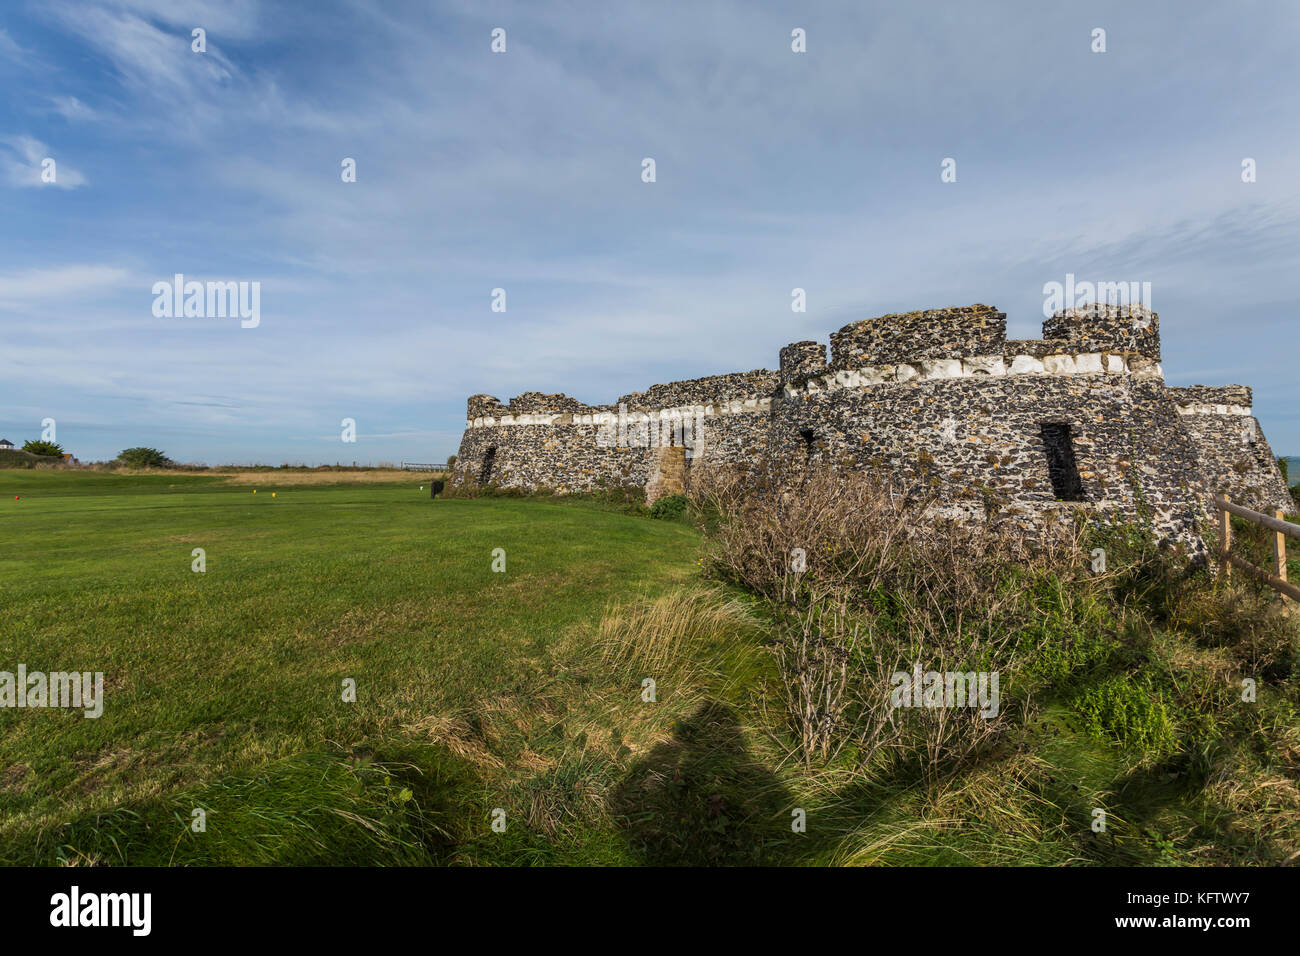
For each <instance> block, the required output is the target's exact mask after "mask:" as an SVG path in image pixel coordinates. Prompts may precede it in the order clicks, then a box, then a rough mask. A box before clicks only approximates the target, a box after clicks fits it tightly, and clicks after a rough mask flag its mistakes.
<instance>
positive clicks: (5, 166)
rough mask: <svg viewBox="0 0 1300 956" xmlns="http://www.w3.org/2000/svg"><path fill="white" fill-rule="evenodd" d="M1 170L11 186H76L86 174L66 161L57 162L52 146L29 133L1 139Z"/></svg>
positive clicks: (84, 180)
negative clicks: (28, 134)
mask: <svg viewBox="0 0 1300 956" xmlns="http://www.w3.org/2000/svg"><path fill="white" fill-rule="evenodd" d="M0 171H3V173H4V177H5V179H6V180H7V181H8V183H9V185H11V186H20V187H41V186H48V187H54V188H56V189H76V188H77V187H78V186H84V185H86V177H85V176H84V175H83V174H82V173H81V172H80V171H79V170H77V169H74V168H73V167H72V166H71V165H70V164H69V163H68V162H66V161H63V162H60V161H59V159H58V158H57V157H56V156H55V155H54V152H53V150H51V149H50V147H48V146H46V145H45V144H44V143H42V142H41V141H40V140H37V139H33V138H32V137H30V136H14V137H10V138H8V139H5V140H0Z"/></svg>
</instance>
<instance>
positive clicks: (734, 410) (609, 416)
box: [465, 352, 1249, 428]
mask: <svg viewBox="0 0 1300 956" xmlns="http://www.w3.org/2000/svg"><path fill="white" fill-rule="evenodd" d="M1007 359H1008V357H1007V356H1003V355H976V356H972V357H970V358H950V359H929V360H924V361H919V362H913V363H911V364H906V365H865V366H863V367H861V368H851V369H840V370H838V371H834V372H828V373H827V374H825V375H819V376H814V377H812V378H810V379H808V380H807V381H805V382H802V383H801V384H799V385H787V386H785V396H786V397H787V398H797V397H799V396H803V395H809V394H820V393H822V392H834V391H839V390H840V389H845V388H869V387H871V386H873V385H887V384H901V383H904V382H912V381H932V380H935V379H954V378H990V377H991V378H1002V377H1006V376H1040V375H1049V376H1064V375H1132V376H1133V377H1134V378H1139V379H1152V378H1154V379H1163V378H1164V370H1163V369H1162V368H1161V367H1160V365H1159V363H1157V362H1154V361H1152V360H1151V359H1149V358H1147V357H1145V356H1142V355H1132V356H1128V355H1121V354H1118V353H1113V352H1088V353H1083V354H1078V355H1070V354H1060V355H1045V356H1043V357H1042V358H1037V357H1036V356H1033V355H1016V356H1011V357H1010V361H1009V362H1008V360H1007ZM771 404H772V401H771V399H768V398H746V399H736V400H734V401H730V402H719V403H714V404H709V405H703V406H700V405H683V406H680V407H677V408H663V409H655V410H653V411H649V412H633V411H629V412H627V417H626V418H625V419H624V420H625V421H627V422H633V423H636V422H650V421H661V420H664V419H681V418H691V417H694V416H695V415H696V414H697V413H698V412H699V411H700V410H701V409H702V410H703V414H704V415H705V416H709V417H712V416H717V415H744V414H753V413H757V412H766V411H768V410H769V409H770V408H771ZM1215 407H1225V408H1226V407H1229V406H1215ZM1232 407H1236V406H1232ZM1180 411H1181V409H1180ZM1184 414H1196V413H1193V412H1186V413H1184ZM1202 414H1203V413H1202ZM1220 414H1228V413H1226V412H1225V413H1220ZM1246 414H1249V410H1247V412H1246ZM561 419H563V420H564V421H561ZM555 424H573V425H616V424H618V412H591V413H588V414H581V413H577V414H575V413H568V412H533V413H530V414H523V415H503V416H501V417H500V418H494V417H492V416H483V417H481V418H474V419H469V420H467V421H466V422H465V427H466V428H490V427H494V426H498V425H555Z"/></svg>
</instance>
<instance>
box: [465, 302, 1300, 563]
mask: <svg viewBox="0 0 1300 956" xmlns="http://www.w3.org/2000/svg"><path fill="white" fill-rule="evenodd" d="M1043 332H1044V337H1043V338H1042V339H1029V340H1027V339H1014V340H1008V339H1007V338H1006V315H1005V314H1004V313H1002V312H999V311H997V310H996V309H994V308H992V307H991V306H986V305H974V306H968V307H964V308H948V309H933V310H929V311H923V312H909V313H903V314H896V315H888V316H881V317H879V318H874V319H866V320H863V321H861V322H856V323H851V324H850V325H847V326H845V327H843V328H842V329H840V330H838V331H837V332H834V333H832V334H831V336H830V342H831V345H830V356H831V361H829V362H828V361H827V351H826V347H825V346H824V345H822V344H820V343H818V342H812V341H802V342H794V343H791V344H790V345H787V346H785V347H784V348H782V349H781V350H780V352H779V361H780V364H779V371H777V372H773V371H769V370H766V369H757V370H754V371H750V372H737V373H732V374H726V375H713V376H707V377H704V378H698V379H690V380H685V381H680V382H671V383H668V384H666V385H654V386H651V387H650V388H648V389H646V390H645V391H644V392H635V393H632V394H630V395H624V396H622V397H621V398H620V399H619V400H618V402H617V403H615V404H613V405H585V404H583V403H581V402H578V401H577V400H576V399H572V398H569V397H568V396H565V395H563V394H560V395H542V394H540V393H537V392H528V393H525V394H524V395H521V396H518V397H516V398H514V399H512V400H511V401H510V403H509V404H508V405H502V404H501V403H500V402H499V401H498V400H497V399H495V398H493V397H492V396H490V395H475V396H473V397H471V398H470V400H469V420H468V422H467V426H466V431H465V436H464V438H463V439H462V442H461V448H460V455H459V457H458V460H457V464H456V473H455V475H454V476H453V481H456V482H461V483H471V484H472V483H489V484H498V485H502V486H506V487H518V488H537V487H543V486H544V487H547V488H551V489H554V490H556V491H562V492H572V491H588V490H592V489H593V488H596V487H600V486H601V485H609V484H618V485H629V484H630V485H635V486H640V487H643V488H645V489H647V494H649V495H650V496H651V497H653V496H654V495H655V494H659V493H666V492H665V491H664V490H665V489H674V488H677V487H679V486H680V485H682V482H683V481H684V482H685V485H686V486H689V482H690V475H691V471H692V468H693V467H695V466H696V465H697V464H699V463H702V462H703V463H714V464H728V465H738V466H741V467H746V468H748V467H754V466H755V465H756V464H757V463H758V462H759V461H760V460H761V459H763V458H764V457H765V456H776V457H778V458H783V459H785V460H786V461H788V462H795V463H798V462H808V463H817V462H825V463H832V464H834V465H835V466H836V467H848V468H858V469H865V468H880V467H884V468H886V469H887V470H888V471H889V472H890V473H891V474H892V476H893V478H894V479H895V481H896V482H898V483H899V484H900V485H902V486H903V487H904V488H912V489H915V491H916V493H918V494H924V495H926V496H927V497H928V498H931V499H933V500H935V501H936V504H937V506H940V507H943V508H950V509H953V511H954V513H957V512H962V513H967V514H986V515H988V514H993V513H998V514H1015V515H1017V516H1018V519H1017V520H1023V521H1026V522H1031V523H1032V522H1034V521H1047V520H1051V518H1052V516H1053V515H1056V514H1059V513H1060V511H1061V510H1062V509H1063V508H1083V509H1085V510H1087V511H1089V512H1090V513H1094V514H1097V515H1105V516H1109V517H1111V518H1118V519H1129V520H1136V519H1137V518H1138V517H1139V516H1140V515H1141V514H1143V513H1150V514H1154V515H1155V516H1156V518H1155V527H1156V530H1157V532H1158V533H1159V534H1160V535H1161V536H1162V537H1164V538H1167V539H1170V540H1175V541H1179V542H1182V543H1183V544H1185V545H1187V546H1188V547H1190V548H1192V549H1193V550H1199V549H1200V548H1201V547H1202V545H1201V539H1200V536H1199V535H1200V529H1201V528H1202V527H1204V526H1205V522H1206V520H1207V515H1208V511H1207V502H1208V499H1209V498H1210V496H1211V495H1212V494H1214V493H1215V491H1217V490H1224V489H1228V490H1229V493H1231V494H1232V495H1233V496H1234V500H1237V501H1240V502H1241V503H1243V504H1246V505H1248V506H1251V507H1261V508H1263V507H1273V506H1278V507H1281V506H1282V505H1281V504H1280V503H1279V502H1281V501H1282V500H1283V499H1284V498H1286V499H1288V500H1289V496H1287V494H1286V489H1285V485H1284V483H1283V482H1282V479H1281V476H1280V474H1279V473H1278V470H1277V467H1276V464H1275V462H1274V461H1273V459H1272V458H1271V454H1272V453H1271V451H1270V450H1269V449H1268V445H1267V443H1266V442H1265V441H1264V439H1263V434H1262V431H1260V430H1259V426H1258V422H1257V421H1256V420H1255V419H1254V418H1253V417H1251V416H1250V411H1251V409H1250V400H1251V395H1250V389H1249V388H1247V387H1245V386H1219V387H1209V386H1191V387H1188V388H1168V387H1166V385H1165V382H1164V372H1163V369H1162V368H1161V365H1160V344H1159V319H1158V316H1157V315H1156V314H1155V313H1154V312H1150V311H1149V310H1146V309H1144V308H1142V307H1140V306H1139V307H1136V308H1135V309H1116V308H1113V307H1102V308H1099V309H1085V310H1069V311H1064V312H1058V313H1057V314H1056V315H1054V316H1053V317H1052V318H1050V319H1048V320H1047V321H1046V322H1044V323H1043ZM675 449H676V450H675ZM683 463H684V464H683ZM679 468H680V471H681V473H680V474H679ZM665 469H671V474H668V473H666V472H665ZM1144 509H1145V510H1144Z"/></svg>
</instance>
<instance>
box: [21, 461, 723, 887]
mask: <svg viewBox="0 0 1300 956" xmlns="http://www.w3.org/2000/svg"><path fill="white" fill-rule="evenodd" d="M426 489H427V485H426ZM274 490H275V493H276V496H275V497H274V498H273V497H271V495H270V494H269V493H267V492H264V491H259V493H257V494H256V495H255V494H253V493H252V492H251V491H250V490H248V489H246V488H237V489H236V488H224V487H222V486H221V482H220V481H214V480H212V479H207V478H202V477H171V476H145V477H121V476H114V475H98V474H84V473H72V472H16V471H13V472H4V473H0V493H3V495H4V497H3V499H0V505H3V508H4V510H3V512H2V514H3V518H2V519H0V528H3V532H2V533H3V545H2V546H0V594H2V595H3V609H4V613H3V616H2V617H0V662H3V663H0V670H8V671H13V670H15V669H16V666H17V664H18V663H19V662H21V663H23V664H25V665H26V666H27V669H28V670H29V671H34V670H40V671H46V672H48V671H56V670H89V671H103V673H104V675H105V683H106V693H105V697H106V703H105V708H104V714H103V716H102V717H100V718H98V719H86V718H84V717H82V716H81V715H80V713H76V714H74V713H69V712H63V711H57V710H53V709H50V710H35V709H31V710H17V709H8V708H6V709H3V710H0V754H3V757H0V768H2V769H0V785H2V786H3V789H0V846H2V847H3V849H0V859H3V860H6V861H8V862H31V861H42V862H53V861H54V860H56V859H59V858H61V857H73V858H75V857H76V856H77V855H79V854H85V855H89V856H91V857H94V858H99V859H103V860H106V861H110V862H114V861H125V862H166V861H167V859H169V858H171V854H172V849H173V844H174V843H176V842H177V840H178V839H179V841H180V846H179V848H178V850H177V851H176V857H175V858H176V859H177V860H185V861H194V862H199V861H204V860H221V861H224V862H257V861H269V860H275V861H279V860H285V861H294V862H302V861H320V862H364V861H366V860H389V859H394V858H409V859H411V860H413V861H419V860H421V859H424V858H426V857H427V855H428V854H429V853H430V852H433V851H431V850H430V845H431V840H430V839H429V833H430V832H431V831H432V830H442V831H448V832H450V831H455V832H456V833H457V834H458V835H461V836H463V835H464V834H466V833H470V834H472V833H473V832H474V831H475V829H476V828H477V827H478V825H479V820H477V819H475V820H473V821H471V820H469V819H459V820H452V821H450V823H449V824H447V825H446V826H443V825H441V824H439V825H437V826H434V824H432V823H430V822H429V819H430V818H432V817H433V816H435V815H436V813H437V812H444V813H450V814H462V815H466V814H478V813H479V811H481V812H482V815H483V818H484V820H486V815H487V813H488V811H489V810H491V809H492V808H493V807H495V806H496V805H497V804H498V803H501V802H504V799H503V798H502V799H498V800H497V801H496V802H492V800H491V795H490V794H482V795H481V796H483V798H484V800H485V801H486V802H487V803H490V804H491V805H490V806H483V807H475V806H474V802H475V800H477V798H478V796H479V795H477V794H473V793H470V792H467V790H466V786H464V785H462V786H459V787H458V789H457V790H456V793H455V794H454V798H455V799H454V801H453V802H455V803H456V806H455V807H454V808H450V807H437V806H424V807H423V813H422V819H420V820H415V821H414V822H412V820H410V819H406V818H410V817H411V816H412V815H411V814H410V813H406V812H404V813H403V814H402V816H403V820H400V821H396V822H397V823H400V824H401V826H400V827H398V830H399V831H402V828H403V827H405V828H406V829H407V830H409V831H410V832H409V833H404V832H399V833H398V836H395V837H393V838H392V839H388V837H389V834H388V833H387V832H386V831H387V829H388V827H385V826H381V827H380V828H379V829H381V830H384V831H385V833H384V837H385V839H384V840H383V841H380V843H378V844H376V845H375V846H370V845H369V844H366V846H362V847H356V846H352V845H351V844H349V843H348V841H347V840H343V841H342V842H343V845H341V846H339V845H330V843H331V841H333V840H340V839H342V838H341V837H340V836H339V835H338V834H335V835H334V836H333V837H330V838H329V839H328V840H323V841H322V842H321V845H319V846H318V845H316V843H317V839H318V836H319V834H318V832H317V831H318V830H319V829H320V828H319V827H308V828H307V829H305V830H304V831H303V836H302V838H301V839H295V838H294V836H293V833H292V832H289V833H287V834H286V833H285V832H281V831H284V830H285V829H286V827H288V830H289V831H292V830H293V826H291V824H294V823H296V822H297V821H294V820H293V819H291V818H292V817H294V816H299V815H302V814H307V815H308V816H311V815H313V814H315V815H316V816H320V815H321V813H325V814H326V816H328V815H329V814H330V813H334V815H335V816H338V814H339V813H349V812H355V813H357V814H358V815H359V816H367V814H368V813H369V814H370V815H373V814H374V813H377V812H379V811H382V812H383V813H385V814H387V813H388V811H389V808H387V807H386V806H371V805H370V804H371V803H374V802H375V801H378V802H379V803H381V804H382V803H383V802H384V801H385V800H389V798H390V797H391V800H390V802H395V803H396V804H400V805H401V809H402V810H403V811H405V810H406V804H408V803H411V802H413V801H412V799H411V798H410V797H406V796H405V795H404V794H403V791H411V792H412V796H423V797H424V798H425V801H424V802H425V803H426V804H428V803H429V802H430V801H434V802H438V801H440V800H442V798H443V796H444V794H442V793H441V792H425V793H423V794H421V791H420V787H421V785H426V790H427V789H428V787H435V789H436V785H437V784H438V777H439V774H444V775H451V776H455V775H456V774H457V773H462V774H465V773H471V772H472V771H473V769H474V768H473V767H472V766H470V765H469V764H467V763H466V762H465V761H464V760H462V759H460V758H457V757H456V755H455V754H454V752H452V749H449V748H447V747H446V746H445V745H442V746H437V747H433V746H430V745H429V734H428V732H427V730H426V729H424V728H422V727H421V726H420V725H421V722H424V723H425V724H428V722H429V721H435V720H439V719H446V720H455V719H458V715H463V714H464V713H465V712H466V711H468V710H470V709H471V708H472V707H474V706H475V705H479V704H481V703H483V702H485V701H491V700H502V701H509V700H511V699H512V698H517V699H519V700H520V701H521V703H520V704H519V705H518V706H519V708H520V710H521V711H531V710H533V709H534V708H535V705H536V704H537V703H538V702H544V700H545V699H546V698H547V697H548V696H551V695H554V694H555V693H556V691H555V685H557V684H559V685H560V686H562V687H563V689H564V696H566V697H573V698H575V699H580V698H581V693H580V689H578V688H575V687H574V686H571V685H573V684H574V682H581V681H585V680H588V679H589V677H588V676H587V675H570V674H566V673H564V667H565V666H566V662H565V661H564V660H562V659H558V660H557V653H558V649H559V648H560V647H561V645H562V644H563V641H562V638H564V637H566V636H567V637H569V638H571V639H572V640H573V642H574V646H578V645H580V643H581V641H582V639H583V638H586V639H587V640H590V638H591V637H592V635H593V634H594V632H595V628H596V626H597V624H598V623H599V620H600V616H601V612H602V610H603V609H604V608H605V606H606V605H607V604H609V602H610V601H611V600H612V599H614V598H616V597H623V596H625V595H628V594H634V593H637V592H638V591H642V590H646V591H655V590H663V589H665V588H667V587H671V586H672V585H674V584H677V583H680V582H681V581H683V580H684V579H685V578H687V577H688V576H690V575H691V574H692V572H693V570H694V562H695V559H696V551H697V538H696V536H695V534H694V532H692V531H691V530H690V529H689V528H687V527H686V526H684V525H682V524H679V523H670V522H661V521H651V520H647V519H644V518H634V517H629V516H625V515H623V514H619V513H616V512H611V511H601V510H596V509H592V508H583V507H574V506H571V505H558V504H557V505H546V504H538V503H534V502H520V501H508V500H492V501H465V500H446V501H444V500H437V501H432V500H430V499H429V497H428V492H427V490H426V491H424V492H421V491H420V490H419V489H418V478H413V480H412V481H411V483H410V485H409V486H399V487H383V486H360V487H357V486H348V487H329V486H327V487H320V486H317V487H312V488H293V487H283V486H279V487H277V488H275V489H274ZM15 495H19V496H20V498H19V499H18V500H15V499H14V496H15ZM194 548H203V549H204V550H205V552H206V565H207V570H206V572H205V573H195V572H194V571H192V570H191V563H192V561H193V558H192V557H191V552H192V549H194ZM496 548H501V549H504V551H505V555H506V571H505V572H504V573H494V572H493V571H492V569H491V565H492V559H493V550H494V549H496ZM345 678H351V679H353V680H355V681H356V686H357V702H356V703H345V702H343V700H342V699H341V698H342V683H343V681H344V679H345ZM371 755H374V756H375V757H376V760H378V761H384V760H385V759H387V760H389V761H391V760H392V759H395V758H400V759H403V760H408V761H414V763H415V766H414V767H413V768H408V770H407V771H406V772H404V774H403V776H404V778H409V779H404V782H403V785H402V786H401V787H400V788H396V795H395V796H393V795H391V794H387V793H386V792H385V791H386V789H387V784H388V782H389V781H390V780H394V779H396V778H395V777H393V776H392V771H391V769H390V768H388V767H387V766H386V765H385V766H379V767H378V768H376V767H375V765H373V764H372V765H366V766H362V765H365V764H366V758H367V757H369V756H371ZM353 757H356V758H357V759H355V760H351V759H350V758H353ZM422 761H423V762H424V763H423V765H421V762H422ZM460 764H466V765H465V766H463V767H462V766H459V765H460ZM353 765H356V766H357V767H360V768H361V769H354V766H353ZM321 768H325V769H324V770H322V769H321ZM259 774H260V775H268V774H269V775H270V778H269V779H270V781H271V782H270V783H267V784H265V785H263V787H262V788H261V789H262V791H263V792H262V793H261V795H260V796H257V797H255V798H254V802H256V801H257V800H264V801H267V802H269V803H271V804H273V806H274V808H275V810H276V814H279V815H278V816H277V815H276V814H271V816H270V817H268V818H267V819H265V820H263V821H262V822H261V823H259V822H258V818H257V812H258V810H259V808H258V807H256V806H253V807H250V806H248V803H247V801H248V799H249V797H248V794H247V793H244V795H243V796H241V797H239V798H238V799H235V798H233V797H230V796H229V794H231V793H232V792H234V791H233V790H232V789H231V788H234V789H235V790H239V791H241V792H243V791H246V790H247V789H248V788H249V786H251V784H250V783H249V781H250V780H252V779H253V778H255V777H256V776H257V775H259ZM304 774H305V775H306V777H308V778H312V779H313V780H314V779H315V778H316V777H319V776H321V774H324V776H325V777H326V778H329V777H330V776H331V775H335V776H340V779H339V780H337V781H332V780H328V779H327V780H325V782H323V783H322V782H316V783H309V784H303V782H302V781H301V780H297V778H299V777H302V776H304ZM277 775H286V777H287V778H294V779H295V780H297V782H295V783H289V782H284V783H283V784H281V785H276V784H275V783H274V780H275V779H276V777H277ZM353 778H355V779H353ZM412 781H414V783H412ZM268 786H269V787H271V788H272V789H275V790H278V791H279V792H276V793H274V794H272V793H268V792H265V791H266V787H268ZM394 786H395V785H394ZM254 789H255V790H256V789H257V788H254ZM353 789H355V790H357V791H360V794H359V795H358V794H354V793H353V792H352V790H353ZM335 791H339V792H335ZM370 791H378V792H376V793H370ZM223 798H224V799H225V802H226V803H228V804H230V805H229V806H217V805H218V804H221V803H222V800H223ZM178 801H179V802H178ZM204 801H206V803H205V802H204ZM358 801H359V802H360V806H357V805H355V804H358ZM367 801H370V802H367ZM414 802H417V803H418V802H419V801H414ZM191 804H193V805H194V806H209V807H215V808H214V809H213V810H212V816H211V820H210V824H209V827H208V831H207V838H203V837H200V836H198V835H193V834H191V833H190V832H189V831H188V830H186V829H185V828H183V827H181V826H180V825H179V823H177V821H176V820H175V819H173V818H174V817H175V815H176V814H178V813H183V815H184V816H185V818H186V822H188V818H189V815H190V809H189V808H190V805H191ZM114 810H115V811H117V812H116V814H115V815H110V816H111V817H112V819H107V818H106V819H102V820H101V819H98V818H97V815H100V814H104V813H105V812H106V811H114ZM335 811H337V812H335ZM223 813H224V814H225V815H226V816H227V817H229V816H232V815H238V816H240V817H241V819H240V820H239V821H238V828H239V830H240V832H241V836H240V839H238V840H235V841H234V842H231V840H230V839H229V837H231V836H233V834H230V833H227V834H226V837H227V839H214V838H213V836H214V834H220V833H221V832H222V831H221V828H222V826H223V823H222V816H223ZM249 813H252V814H253V815H254V819H251V820H250V819H242V817H244V816H246V815H247V814H249ZM390 816H391V814H390ZM281 817H283V818H284V819H281ZM137 819H139V821H140V823H139V824H138V825H137V824H136V823H134V822H133V821H135V820H137ZM338 819H339V820H340V821H344V822H348V821H345V818H344V817H341V816H338ZM286 821H287V823H286ZM382 822H384V823H386V824H388V825H390V826H391V825H392V824H394V822H395V821H393V820H386V821H382ZM160 826H165V827H169V830H168V832H167V833H166V834H159V833H156V832H155V831H156V830H157V828H158V827H160ZM250 827H251V828H252V830H256V829H258V827H261V828H262V829H265V830H266V831H267V833H269V834H270V836H269V837H268V838H267V839H268V841H269V842H270V844H272V846H273V847H275V846H278V847H281V849H282V851H283V852H280V851H277V850H274V849H272V850H265V849H259V850H256V851H253V850H252V849H251V847H252V845H253V844H256V843H257V842H258V840H257V839H255V838H254V837H253V836H252V835H251V832H252V831H251V830H250ZM421 827H423V829H421ZM115 828H116V829H117V830H120V831H121V833H122V834H123V835H124V837H125V838H126V842H123V840H122V839H119V841H118V843H117V844H116V845H114V843H113V841H112V840H108V839H105V836H104V833H105V832H106V831H107V832H109V833H112V832H114V830H115ZM326 829H327V830H332V829H334V827H333V826H332V825H331V827H327V828H326ZM352 829H355V830H358V831H360V832H361V833H362V834H368V833H369V832H370V831H369V830H367V829H366V827H365V826H364V825H360V824H357V825H354V826H352ZM489 832H490V831H489ZM507 832H509V830H508V831H507ZM444 835H445V834H444ZM164 837H165V838H164ZM436 842H437V841H432V843H436ZM500 842H503V843H504V842H505V841H500ZM245 844H249V845H245ZM405 844H409V845H405ZM399 845H401V846H400V847H399ZM367 847H369V848H367ZM434 849H435V850H436V847H434ZM394 853H397V854H398V856H397V857H394V856H393V854H394ZM376 854H378V855H376ZM403 854H405V855H404V856H403Z"/></svg>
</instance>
